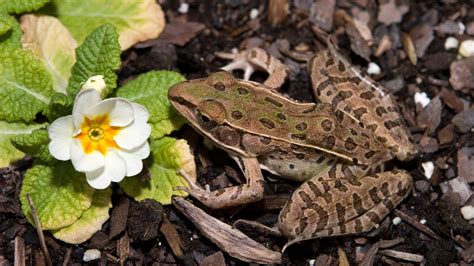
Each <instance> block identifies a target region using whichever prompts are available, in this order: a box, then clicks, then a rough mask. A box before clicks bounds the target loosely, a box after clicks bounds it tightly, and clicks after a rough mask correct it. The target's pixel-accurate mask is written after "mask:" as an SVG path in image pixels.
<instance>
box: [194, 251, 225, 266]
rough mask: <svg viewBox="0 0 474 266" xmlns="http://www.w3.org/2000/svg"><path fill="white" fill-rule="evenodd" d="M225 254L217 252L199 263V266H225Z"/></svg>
mask: <svg viewBox="0 0 474 266" xmlns="http://www.w3.org/2000/svg"><path fill="white" fill-rule="evenodd" d="M225 265H226V263H225V259H224V254H223V253H222V252H221V251H218V252H215V253H214V254H211V255H209V256H207V257H205V258H204V259H202V260H201V261H200V262H199V266H225Z"/></svg>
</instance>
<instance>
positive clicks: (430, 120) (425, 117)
mask: <svg viewBox="0 0 474 266" xmlns="http://www.w3.org/2000/svg"><path fill="white" fill-rule="evenodd" d="M442 109H443V106H442V104H441V100H440V99H439V96H436V97H434V98H433V100H431V102H430V103H429V104H428V105H427V106H426V107H425V108H423V110H422V111H421V112H420V114H419V115H418V117H417V118H416V123H417V125H418V126H419V127H421V128H426V129H427V133H428V135H430V136H431V135H433V133H434V132H435V130H436V128H438V126H439V123H440V122H441V111H442Z"/></svg>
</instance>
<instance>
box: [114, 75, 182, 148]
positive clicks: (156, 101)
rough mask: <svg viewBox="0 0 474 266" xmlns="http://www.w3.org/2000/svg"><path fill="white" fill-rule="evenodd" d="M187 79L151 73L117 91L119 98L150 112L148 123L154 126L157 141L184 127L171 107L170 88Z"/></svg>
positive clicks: (154, 135)
mask: <svg viewBox="0 0 474 266" xmlns="http://www.w3.org/2000/svg"><path fill="white" fill-rule="evenodd" d="M185 80H186V78H185V77H183V76H182V75H181V74H179V73H176V72H173V71H166V70H162V71H150V72H147V73H145V74H142V75H140V76H138V77H137V78H136V79H134V80H132V81H130V82H128V83H127V84H125V86H123V87H121V88H119V89H117V96H119V97H123V98H126V99H128V100H130V101H132V102H136V103H139V104H141V105H143V106H145V107H146V108H147V109H148V111H149V112H150V119H149V120H148V123H150V124H151V125H152V128H153V130H152V133H151V135H152V137H153V138H155V139H157V138H161V137H163V136H164V135H166V134H169V133H170V132H172V131H173V130H177V129H179V128H180V127H181V126H182V125H183V123H184V122H183V120H182V119H181V118H180V117H179V115H178V114H177V113H176V111H175V110H174V109H173V108H172V107H171V104H170V102H169V100H168V90H169V88H170V87H171V86H172V85H174V84H176V83H179V82H182V81H185Z"/></svg>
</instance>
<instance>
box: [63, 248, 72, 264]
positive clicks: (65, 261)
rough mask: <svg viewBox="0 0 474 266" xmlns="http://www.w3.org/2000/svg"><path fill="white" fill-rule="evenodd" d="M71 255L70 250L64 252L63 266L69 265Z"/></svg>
mask: <svg viewBox="0 0 474 266" xmlns="http://www.w3.org/2000/svg"><path fill="white" fill-rule="evenodd" d="M71 254H72V248H68V249H67V250H66V254H65V255H64V261H63V266H67V265H68V263H69V260H70V259H71Z"/></svg>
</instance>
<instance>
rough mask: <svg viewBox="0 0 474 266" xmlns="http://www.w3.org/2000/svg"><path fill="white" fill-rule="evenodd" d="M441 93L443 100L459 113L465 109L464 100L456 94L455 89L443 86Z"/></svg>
mask: <svg viewBox="0 0 474 266" xmlns="http://www.w3.org/2000/svg"><path fill="white" fill-rule="evenodd" d="M442 62H444V61H442ZM439 95H440V96H441V99H443V102H444V103H446V105H447V106H449V107H450V108H451V109H453V110H454V111H455V112H456V113H459V112H461V111H462V110H464V103H463V101H462V100H461V98H459V97H458V96H457V95H456V93H455V92H454V91H453V90H448V89H446V88H444V87H443V88H442V89H441V92H440V94H439Z"/></svg>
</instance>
